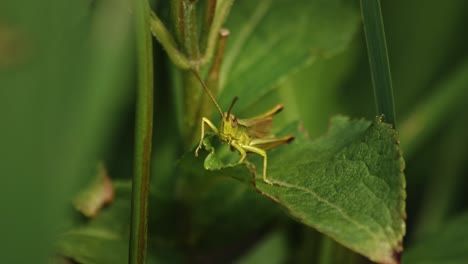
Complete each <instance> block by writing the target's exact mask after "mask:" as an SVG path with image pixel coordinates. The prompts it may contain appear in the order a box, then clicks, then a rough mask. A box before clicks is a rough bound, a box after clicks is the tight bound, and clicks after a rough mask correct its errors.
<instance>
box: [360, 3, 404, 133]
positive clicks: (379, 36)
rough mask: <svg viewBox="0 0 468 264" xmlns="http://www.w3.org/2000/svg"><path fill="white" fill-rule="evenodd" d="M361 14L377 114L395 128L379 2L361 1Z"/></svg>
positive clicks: (391, 90)
mask: <svg viewBox="0 0 468 264" xmlns="http://www.w3.org/2000/svg"><path fill="white" fill-rule="evenodd" d="M361 11H362V12H361V13H362V19H363V24H364V32H365V35H366V43H367V51H368V53H369V64H370V70H371V75H372V84H373V86H374V94H375V100H376V104H377V114H378V115H384V116H385V121H386V122H388V123H390V124H393V126H394V127H395V124H396V120H395V106H394V101H393V89H392V78H391V74H390V65H389V61H388V54H387V44H386V41H385V32H384V25H383V21H382V13H381V8H380V0H361Z"/></svg>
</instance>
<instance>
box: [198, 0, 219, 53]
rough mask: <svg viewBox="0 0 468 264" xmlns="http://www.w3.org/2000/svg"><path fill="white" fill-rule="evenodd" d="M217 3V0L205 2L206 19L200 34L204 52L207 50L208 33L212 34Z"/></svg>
mask: <svg viewBox="0 0 468 264" xmlns="http://www.w3.org/2000/svg"><path fill="white" fill-rule="evenodd" d="M216 2H217V0H207V1H206V2H205V10H204V19H203V25H202V27H201V34H200V47H201V49H202V50H203V51H205V49H206V42H207V41H208V33H209V32H210V28H211V25H212V24H213V18H214V15H215V11H216Z"/></svg>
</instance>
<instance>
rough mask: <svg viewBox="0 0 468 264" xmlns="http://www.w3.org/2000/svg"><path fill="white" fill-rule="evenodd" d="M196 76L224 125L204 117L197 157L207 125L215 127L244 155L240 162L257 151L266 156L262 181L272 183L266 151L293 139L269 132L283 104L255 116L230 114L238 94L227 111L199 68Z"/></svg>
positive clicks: (217, 131)
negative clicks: (204, 79) (215, 97)
mask: <svg viewBox="0 0 468 264" xmlns="http://www.w3.org/2000/svg"><path fill="white" fill-rule="evenodd" d="M193 73H194V74H195V76H196V77H197V79H198V80H199V81H200V83H201V85H202V86H203V89H204V90H205V92H206V93H207V94H208V96H209V97H210V98H211V100H212V101H213V103H214V104H215V106H216V108H218V111H219V113H220V114H221V124H220V126H219V129H218V128H217V127H216V126H215V125H214V124H213V123H212V122H211V121H210V120H209V119H208V118H206V117H203V118H202V120H201V137H200V143H199V144H198V147H197V149H196V150H195V156H197V157H198V151H199V150H200V148H201V146H202V144H203V138H204V136H205V124H206V125H208V127H210V128H211V130H213V132H215V133H216V135H218V137H219V138H220V139H221V141H223V142H226V143H227V144H229V145H230V146H231V149H236V150H237V151H239V153H240V154H241V158H240V159H239V161H238V163H242V162H244V161H245V159H246V157H247V154H249V153H257V154H259V155H261V156H263V181H264V182H265V183H268V184H270V185H272V184H273V182H271V181H270V180H268V178H267V174H266V170H267V153H266V151H267V150H269V149H273V148H276V147H278V146H281V145H284V144H288V143H290V142H291V141H293V140H294V136H293V135H288V136H283V137H279V138H277V137H274V136H273V135H271V134H270V130H271V127H272V124H273V116H274V115H275V114H277V113H279V112H280V111H281V110H283V105H281V104H278V105H276V106H275V107H273V108H272V109H271V110H270V111H267V112H266V113H264V114H261V115H259V116H256V117H252V118H249V119H238V118H236V116H234V115H233V114H231V110H232V108H233V107H234V104H235V103H236V101H237V99H238V97H237V96H236V97H234V100H233V101H232V103H231V106H230V107H229V110H228V111H227V112H225V113H223V111H222V110H221V107H220V106H219V104H218V103H217V102H216V100H215V99H214V97H213V95H212V94H211V92H210V91H209V90H208V88H207V87H206V85H205V83H204V82H203V81H202V79H201V78H200V76H199V75H198V73H197V72H196V71H193Z"/></svg>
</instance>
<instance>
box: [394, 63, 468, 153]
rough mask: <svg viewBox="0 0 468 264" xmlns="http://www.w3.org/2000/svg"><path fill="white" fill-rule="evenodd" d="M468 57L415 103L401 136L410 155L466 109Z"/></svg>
mask: <svg viewBox="0 0 468 264" xmlns="http://www.w3.org/2000/svg"><path fill="white" fill-rule="evenodd" d="M467 87H468V58H465V60H464V61H463V62H462V63H461V65H460V66H459V67H458V68H457V69H456V70H454V71H453V73H452V74H451V75H450V76H448V77H447V78H446V79H445V80H443V81H442V82H440V83H439V84H438V85H436V87H435V89H432V90H434V92H433V94H432V95H430V96H429V97H428V98H427V99H426V100H424V101H423V102H422V103H420V104H419V105H418V106H416V107H415V109H414V111H413V112H412V113H411V114H410V115H409V116H408V117H407V118H406V119H405V121H404V122H402V125H401V129H400V135H401V136H400V137H401V139H402V149H403V151H404V152H405V155H406V156H411V155H412V154H413V152H415V150H416V149H417V148H418V147H419V146H420V145H421V144H423V143H424V142H425V141H426V140H427V139H428V138H430V137H431V136H432V135H433V134H434V133H435V132H437V131H438V130H437V129H436V128H438V127H440V126H441V125H442V124H443V122H444V121H445V120H446V119H447V118H448V117H449V116H450V115H452V114H453V113H456V111H457V110H462V109H463V107H464V105H465V104H466V102H465V101H466V99H465V98H466V97H467V96H468V89H467Z"/></svg>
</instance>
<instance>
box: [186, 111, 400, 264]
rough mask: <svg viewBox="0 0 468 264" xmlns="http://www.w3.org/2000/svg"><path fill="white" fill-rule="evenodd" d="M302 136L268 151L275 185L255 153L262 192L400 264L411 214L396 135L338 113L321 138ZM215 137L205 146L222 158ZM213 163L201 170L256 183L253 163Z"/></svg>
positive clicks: (370, 253)
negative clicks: (264, 176)
mask: <svg viewBox="0 0 468 264" xmlns="http://www.w3.org/2000/svg"><path fill="white" fill-rule="evenodd" d="M297 136H298V138H297V140H296V141H294V142H293V143H292V144H291V145H288V146H283V147H279V148H278V149H275V150H272V151H269V152H268V171H267V176H268V178H269V179H270V180H272V181H273V182H275V183H276V184H275V185H273V186H270V185H268V184H266V183H264V182H263V180H262V179H261V173H260V171H261V168H262V165H261V164H262V163H261V159H260V157H258V156H252V157H249V161H251V162H253V163H254V164H255V167H256V171H257V173H256V175H257V178H256V188H257V191H259V192H261V193H262V194H264V195H265V196H267V197H269V198H270V199H272V200H274V201H275V202H277V203H279V204H280V205H282V206H283V207H284V208H285V209H286V210H287V211H288V213H289V214H290V215H291V216H292V217H294V218H296V219H297V220H299V221H301V222H302V223H304V224H306V225H308V226H311V227H314V228H316V229H317V230H319V231H320V232H322V233H324V234H326V235H328V236H330V237H332V238H333V239H335V240H336V241H338V242H339V243H341V244H343V245H345V246H346V247H349V248H351V249H352V250H354V251H356V252H358V253H360V254H362V255H364V256H367V257H368V258H370V259H371V260H373V261H377V262H383V263H397V261H398V260H397V259H396V256H397V255H398V253H399V252H401V251H402V246H401V241H402V238H403V236H404V234H405V222H404V219H405V217H406V216H405V198H406V193H405V178H404V174H403V169H404V166H405V165H404V161H403V158H402V156H401V152H400V148H399V145H398V136H397V132H396V131H395V130H393V129H392V128H391V126H390V125H389V124H386V123H383V122H381V121H380V120H376V121H374V122H370V121H366V120H352V121H350V120H349V119H348V118H345V117H336V118H334V119H333V120H332V123H331V128H330V130H329V131H328V134H327V135H325V136H323V137H321V138H318V139H316V140H314V141H309V140H308V139H307V138H306V136H304V135H301V134H299V133H297ZM210 139H211V138H207V139H206V140H205V143H206V147H207V149H208V150H209V151H211V154H210V155H217V153H216V151H215V148H212V147H210V144H211V143H210ZM189 160H190V158H188V157H186V158H185V159H184V160H183V162H182V164H184V163H186V162H187V161H189ZM211 160H214V159H211ZM211 160H210V159H207V160H205V164H204V165H205V166H204V167H205V168H206V169H207V170H208V171H203V170H202V168H200V167H201V166H200V165H199V166H198V169H199V170H201V171H198V173H201V174H202V175H204V176H205V177H207V175H212V176H229V177H233V178H236V179H239V180H241V181H243V182H247V183H249V182H250V183H252V182H253V180H252V179H253V178H252V173H251V171H250V170H251V169H252V168H251V166H249V165H245V163H244V164H239V165H235V164H228V165H224V167H223V168H222V169H220V167H219V160H223V157H221V155H218V159H216V160H217V161H216V162H214V163H212V162H210V161H211ZM191 162H193V161H191ZM188 166H189V167H191V168H197V167H196V166H195V165H194V164H191V165H188Z"/></svg>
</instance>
